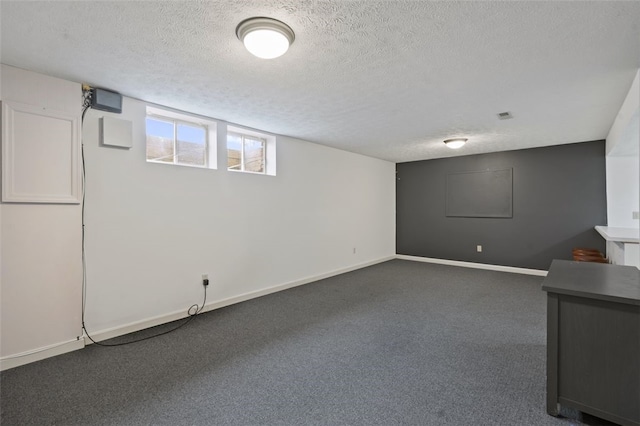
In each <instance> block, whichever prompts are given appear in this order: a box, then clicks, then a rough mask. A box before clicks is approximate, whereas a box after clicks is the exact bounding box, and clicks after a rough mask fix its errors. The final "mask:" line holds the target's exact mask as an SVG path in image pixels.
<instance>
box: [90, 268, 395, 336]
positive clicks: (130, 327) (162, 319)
mask: <svg viewBox="0 0 640 426" xmlns="http://www.w3.org/2000/svg"><path fill="white" fill-rule="evenodd" d="M395 258H396V256H387V257H383V258H380V259H376V260H372V261H368V262H364V263H359V264H357V265H353V266H349V267H346V268H340V269H336V270H333V271H330V272H326V273H323V274H319V275H314V276H310V277H306V278H302V279H299V280H294V281H289V282H287V283H284V284H279V285H276V286H273V287H269V288H265V289H262V290H257V291H252V292H248V293H244V294H240V295H238V296H234V297H230V298H228V299H223V300H219V301H215V302H211V303H207V304H206V305H205V306H204V309H203V310H202V312H208V311H212V310H214V309H219V308H224V307H225V306H229V305H234V304H236V303H240V302H244V301H246V300H250V299H255V298H257V297H261V296H266V295H267V294H271V293H277V292H279V291H282V290H287V289H289V288H293V287H297V286H300V285H303V284H308V283H311V282H314V281H318V280H322V279H325V278H330V277H333V276H336V275H340V274H344V273H346V272H351V271H355V270H357V269H362V268H366V267H367V266H371V265H375V264H378V263H382V262H386V261H388V260H393V259H395ZM186 317H187V313H186V312H185V310H184V309H182V310H180V311H176V312H172V313H169V314H165V315H159V316H156V317H153V318H148V319H145V320H142V321H136V322H133V323H130V324H127V325H123V326H118V327H114V328H110V329H106V330H100V331H97V332H93V331H91V330H89V332H90V333H91V337H92V338H93V339H94V340H95V341H96V342H100V341H102V340H107V339H112V338H114V337H118V336H122V335H125V334H129V333H133V332H135V331H140V330H144V329H145V328H150V327H155V326H157V325H161V324H166V323H168V322H171V321H176V320H179V319H183V318H186ZM92 343H93V342H91V340H89V338H87V337H86V336H85V344H86V345H90V344H92Z"/></svg>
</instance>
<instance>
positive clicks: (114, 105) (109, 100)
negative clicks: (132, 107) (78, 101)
mask: <svg viewBox="0 0 640 426" xmlns="http://www.w3.org/2000/svg"><path fill="white" fill-rule="evenodd" d="M91 90H92V93H91V108H93V109H97V110H100V111H108V112H115V113H117V114H120V113H121V112H122V95H121V94H120V93H116V92H112V91H110V90H105V89H98V88H94V89H91Z"/></svg>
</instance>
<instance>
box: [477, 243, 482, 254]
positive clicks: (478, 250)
mask: <svg viewBox="0 0 640 426" xmlns="http://www.w3.org/2000/svg"><path fill="white" fill-rule="evenodd" d="M476 251H477V252H478V253H482V246H481V245H480V244H478V245H477V246H476Z"/></svg>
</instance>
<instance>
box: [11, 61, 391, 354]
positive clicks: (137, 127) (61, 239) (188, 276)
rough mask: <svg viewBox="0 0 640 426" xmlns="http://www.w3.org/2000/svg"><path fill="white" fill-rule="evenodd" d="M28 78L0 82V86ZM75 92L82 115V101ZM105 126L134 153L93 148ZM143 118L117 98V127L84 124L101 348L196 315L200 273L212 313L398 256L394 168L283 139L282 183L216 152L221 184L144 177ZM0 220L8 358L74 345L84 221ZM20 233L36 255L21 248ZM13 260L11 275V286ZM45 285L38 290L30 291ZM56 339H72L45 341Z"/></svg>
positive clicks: (177, 176) (163, 174)
mask: <svg viewBox="0 0 640 426" xmlns="http://www.w3.org/2000/svg"><path fill="white" fill-rule="evenodd" d="M14 74H15V75H14ZM26 74H29V75H31V73H25V72H24V71H15V72H14V71H12V73H11V76H9V77H10V78H9V79H7V75H6V74H3V76H2V78H3V84H4V83H5V79H7V80H11V81H7V84H10V85H15V84H16V83H19V82H20V80H21V79H22V78H23V75H26ZM69 84H72V85H73V88H74V90H73V93H74V97H75V101H76V102H77V103H76V104H75V105H74V107H76V108H79V106H80V91H79V87H78V86H76V85H75V84H73V83H69ZM53 86H55V85H54V83H53V80H51V79H50V78H48V77H45V76H38V85H37V87H38V91H35V89H34V88H33V87H26V86H23V87H20V88H17V89H16V91H23V92H25V93H32V94H34V95H35V94H38V96H41V95H42V92H44V93H45V94H46V93H49V92H50V91H51V90H53ZM76 88H77V91H76ZM112 89H114V90H117V89H118V88H117V87H114V88H112ZM69 93H71V91H70V92H69ZM76 95H77V96H76ZM105 115H113V116H114V117H118V118H122V119H127V120H131V121H132V122H133V148H132V149H130V150H126V149H117V148H109V147H101V146H99V144H98V131H99V128H98V127H99V126H98V120H99V117H101V116H105ZM144 116H145V104H144V103H143V102H141V101H137V100H132V99H127V98H125V100H124V104H123V114H121V115H115V114H108V113H103V112H100V111H93V110H89V112H88V113H87V116H86V119H85V124H84V132H83V134H84V144H85V158H86V174H87V181H86V220H85V223H86V255H87V268H88V269H87V278H88V282H87V312H86V324H87V327H88V329H89V331H90V332H92V333H95V334H96V335H97V336H99V337H106V336H110V335H117V334H120V333H122V332H124V331H126V330H131V329H137V328H140V327H142V326H148V325H151V324H153V323H156V322H161V321H165V320H167V319H172V315H173V317H178V316H184V315H185V314H186V310H187V308H188V307H189V306H190V305H192V304H193V303H199V304H200V303H201V302H202V295H203V292H202V284H201V274H203V273H208V274H209V278H210V281H211V285H210V286H209V289H208V302H207V304H208V306H210V307H215V306H220V305H223V304H225V303H229V302H230V301H235V300H242V299H245V298H247V297H252V296H256V295H259V294H263V293H267V292H269V291H271V290H273V289H278V288H283V287H286V286H289V285H293V284H298V283H302V282H306V281H307V280H309V279H313V278H317V277H321V276H325V275H328V274H331V273H334V272H336V271H341V270H348V269H352V268H355V267H359V266H362V265H365V264H369V263H372V262H377V261H380V260H383V259H386V258H389V257H391V256H394V254H395V202H394V200H395V165H394V164H393V163H390V162H386V161H382V160H377V159H373V158H369V157H364V156H361V155H357V154H352V153H348V152H344V151H340V150H336V149H332V148H327V147H324V146H321V145H316V144H312V143H308V142H304V141H301V140H297V139H293V138H288V137H278V138H277V167H278V169H277V175H276V176H263V175H251V174H243V173H234V172H228V171H226V169H225V167H224V163H225V161H226V153H225V151H224V146H220V147H219V150H218V154H219V161H218V163H219V167H218V170H209V169H198V168H190V167H179V166H170V165H163V164H153V163H147V162H146V161H145V136H144V134H145V133H144V132H145V130H144ZM218 123H219V124H218V134H219V141H220V136H222V135H224V130H225V128H226V123H223V122H218ZM41 210H42V212H41ZM14 212H15V214H14ZM53 212H55V213H57V214H54V213H53ZM34 216H37V217H34ZM1 217H2V233H1V235H2V253H3V273H2V307H3V313H2V316H3V321H2V324H3V329H2V331H3V334H2V343H3V345H2V346H3V352H2V354H3V356H6V355H11V354H15V353H17V352H20V351H26V350H30V349H34V348H38V347H42V346H44V345H46V344H48V343H52V342H56V341H58V342H59V341H62V340H64V339H66V338H68V337H69V336H71V337H73V336H75V335H77V334H78V333H79V327H80V321H79V309H80V289H81V286H80V284H81V279H80V274H79V271H80V269H79V267H80V263H79V256H80V251H79V250H80V240H79V236H80V234H79V232H80V209H79V207H78V206H33V205H17V206H14V205H6V204H3V205H2V216H1ZM9 221H11V224H9ZM39 221H40V222H39ZM42 222H44V223H42ZM33 227H35V228H33ZM27 231H29V232H30V234H31V240H32V243H30V244H28V245H26V246H25V247H22V246H20V247H16V246H17V241H18V240H20V238H21V236H20V234H21V233H24V232H27ZM22 235H24V234H22ZM354 247H355V248H356V253H355V254H354V253H353V248H354ZM34 249H36V252H35V255H34V253H32V250H34ZM7 252H10V255H9V257H11V258H12V259H15V262H16V264H17V265H18V266H16V267H13V266H12V267H11V268H10V270H9V272H8V273H5V263H6V262H5V257H7ZM45 258H47V259H48V260H47V261H46V262H43V261H44V260H45ZM67 264H68V267H62V266H61V265H67ZM54 267H57V269H63V270H53V271H52V270H51V269H52V268H54ZM43 275H47V276H48V279H47V280H45V281H46V283H45V282H40V281H36V283H39V285H38V286H37V289H36V288H33V286H32V279H31V277H33V276H38V277H39V278H42V276H43ZM64 286H68V287H69V289H68V291H66V292H62V294H61V293H60V291H59V290H60V288H62V287H64ZM34 298H35V299H36V301H37V302H38V303H36V306H34V307H30V306H29V305H30V304H31V305H32V304H33V302H34ZM52 299H55V300H54V303H62V304H63V305H64V306H65V309H57V310H56V312H55V313H54V314H51V315H49V317H48V325H47V326H46V327H44V329H42V330H39V332H38V333H37V334H36V335H35V336H32V335H29V333H25V331H30V330H31V329H39V328H41V327H43V326H42V324H39V323H38V322H37V321H32V317H30V316H29V315H31V314H34V313H35V314H37V315H40V314H39V311H40V310H42V309H43V306H42V305H48V304H49V303H50V302H51V301H52ZM5 305H6V306H7V307H9V309H10V310H11V314H10V315H6V314H5ZM25 307H26V308H25ZM25 309H26V310H25ZM5 317H6V318H5ZM154 318H156V319H155V320H154ZM63 325H64V327H63ZM27 328H28V329H29V330H26V329H27ZM58 328H60V329H63V331H65V332H66V334H64V333H62V332H60V333H52V332H51V329H56V330H57V329H58ZM5 331H6V333H7V334H5ZM5 336H6V337H5Z"/></svg>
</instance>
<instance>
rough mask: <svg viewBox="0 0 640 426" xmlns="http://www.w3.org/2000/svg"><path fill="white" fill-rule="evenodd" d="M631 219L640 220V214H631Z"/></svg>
mask: <svg viewBox="0 0 640 426" xmlns="http://www.w3.org/2000/svg"><path fill="white" fill-rule="evenodd" d="M631 217H632V218H633V219H635V220H638V219H640V213H638V212H631Z"/></svg>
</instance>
